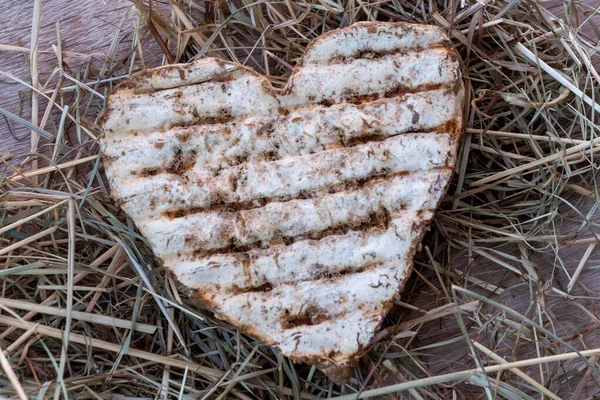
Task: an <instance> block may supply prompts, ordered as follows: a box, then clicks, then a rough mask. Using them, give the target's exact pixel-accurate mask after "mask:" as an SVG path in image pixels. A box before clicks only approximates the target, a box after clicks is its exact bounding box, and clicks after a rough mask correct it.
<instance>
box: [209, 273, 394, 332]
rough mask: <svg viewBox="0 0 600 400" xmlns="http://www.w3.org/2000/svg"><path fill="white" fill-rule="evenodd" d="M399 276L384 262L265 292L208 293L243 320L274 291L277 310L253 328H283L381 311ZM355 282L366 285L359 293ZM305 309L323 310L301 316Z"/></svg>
mask: <svg viewBox="0 0 600 400" xmlns="http://www.w3.org/2000/svg"><path fill="white" fill-rule="evenodd" d="M399 278H400V276H397V275H395V274H394V266H393V264H392V263H389V262H387V263H382V264H381V265H377V266H375V267H373V268H369V269H366V270H363V271H360V272H356V273H354V274H347V275H344V276H341V277H339V279H337V280H334V281H331V280H319V281H314V282H310V286H309V285H306V284H304V283H302V282H301V283H299V284H298V283H296V282H293V283H292V284H288V283H283V284H281V285H280V286H277V287H275V288H273V289H272V290H271V291H268V292H244V293H238V294H231V293H220V294H215V293H213V294H212V295H211V297H212V296H214V297H215V299H220V301H219V302H224V307H225V308H227V309H228V311H229V312H230V313H231V314H233V315H232V316H233V317H237V318H239V319H240V320H241V321H243V320H246V319H247V318H246V315H248V314H253V313H254V312H255V311H258V310H259V309H260V308H261V306H262V304H264V303H265V302H266V301H268V300H269V298H270V297H271V296H273V293H274V292H277V293H278V294H277V295H278V296H279V299H280V301H281V303H280V308H279V309H280V310H281V311H280V312H279V313H273V314H269V315H264V318H265V319H266V320H267V321H265V322H267V323H265V324H261V326H260V327H257V328H258V330H259V331H260V330H269V329H273V326H277V325H280V326H281V327H282V328H283V329H284V330H289V329H296V328H298V327H300V326H312V325H318V324H321V323H323V322H326V321H327V320H329V319H330V318H339V317H342V316H344V315H346V314H348V310H353V311H351V312H356V311H360V312H363V313H367V314H368V313H371V312H376V311H378V310H379V311H381V309H382V307H385V303H386V301H385V300H387V299H388V298H389V295H390V294H393V292H394V288H393V285H394V284H395V283H397V282H398V280H399ZM359 282H360V283H362V284H366V287H367V288H368V289H367V290H365V291H363V292H362V293H355V292H354V291H353V289H352V288H353V287H354V286H356V285H357V284H358V283H359ZM382 300H383V301H382ZM381 303H384V304H381ZM257 309H258V310H257ZM308 310H327V311H326V312H321V313H319V314H321V316H320V317H318V318H314V319H312V318H303V316H305V315H306V311H308ZM354 310H356V311H354ZM231 314H230V315H231ZM236 314H237V315H236ZM269 320H270V321H269Z"/></svg>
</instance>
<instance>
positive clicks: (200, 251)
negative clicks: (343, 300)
mask: <svg viewBox="0 0 600 400" xmlns="http://www.w3.org/2000/svg"><path fill="white" fill-rule="evenodd" d="M390 222H391V217H390V213H389V211H388V210H387V209H385V208H382V209H381V210H377V211H374V212H371V213H369V214H368V215H367V216H366V218H363V219H361V220H358V221H352V222H349V221H345V222H344V223H340V224H338V225H334V226H331V227H330V228H328V229H325V230H323V231H319V232H308V233H306V234H304V235H299V236H284V235H281V234H276V235H274V237H273V238H271V240H270V241H269V243H267V244H266V245H263V243H261V242H254V243H251V244H240V243H237V242H236V241H235V239H233V238H232V241H231V243H230V244H229V245H228V246H226V247H221V248H218V249H210V250H206V249H204V248H203V247H202V243H201V242H200V243H197V242H198V241H197V239H195V238H194V237H193V236H191V237H188V238H186V241H185V245H186V248H189V249H190V254H192V255H193V256H194V257H210V256H213V255H221V254H231V253H247V252H249V251H251V250H255V249H265V248H269V247H270V246H275V245H285V246H290V245H292V244H294V243H296V242H299V241H302V240H322V239H324V238H326V237H328V236H342V235H346V234H347V233H349V232H351V231H366V230H371V229H376V230H379V231H386V230H387V229H388V227H389V225H390Z"/></svg>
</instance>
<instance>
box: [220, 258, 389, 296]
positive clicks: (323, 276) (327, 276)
mask: <svg viewBox="0 0 600 400" xmlns="http://www.w3.org/2000/svg"><path fill="white" fill-rule="evenodd" d="M384 263H385V262H384V261H378V262H366V263H364V264H362V265H359V266H355V267H342V268H340V269H338V270H337V271H335V270H332V268H331V267H326V266H324V265H321V264H316V265H311V266H309V268H311V269H314V271H313V275H312V276H311V277H310V278H305V279H291V280H283V281H278V282H269V281H267V282H262V283H260V284H259V285H255V286H245V287H239V286H238V285H235V284H234V285H232V286H231V288H229V289H228V291H229V292H230V293H231V295H232V296H237V295H241V294H246V293H257V294H258V293H268V292H271V291H272V290H274V289H276V288H277V287H279V286H282V285H291V284H296V285H297V284H299V283H302V282H316V281H329V282H332V283H333V282H336V281H338V280H340V279H344V278H345V277H347V276H350V275H354V274H359V273H362V272H367V271H370V270H373V269H377V268H379V267H380V266H381V265H383V264H384Z"/></svg>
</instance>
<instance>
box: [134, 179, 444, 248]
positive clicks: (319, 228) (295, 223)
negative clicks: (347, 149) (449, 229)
mask: <svg viewBox="0 0 600 400" xmlns="http://www.w3.org/2000/svg"><path fill="white" fill-rule="evenodd" d="M449 174H450V172H449V171H427V172H421V173H417V174H414V175H412V176H403V175H394V176H391V177H386V178H381V179H376V180H374V181H371V182H368V183H365V184H364V185H361V184H357V186H356V187H355V188H353V189H352V190H342V191H339V192H333V193H330V194H319V195H317V194H313V196H314V197H313V198H310V199H302V200H300V199H290V200H288V201H286V202H272V203H269V204H268V205H267V206H264V207H260V208H254V209H250V210H243V211H239V210H238V211H234V212H229V211H225V212H214V211H204V212H201V213H198V214H194V215H189V216H188V218H186V219H183V220H180V219H171V220H167V219H166V218H163V219H156V220H149V221H144V222H141V223H140V224H139V225H138V228H139V229H140V230H141V231H142V233H143V234H144V235H146V236H149V237H166V234H167V233H169V232H170V236H168V237H169V240H168V241H166V242H165V241H164V240H161V241H156V240H155V241H154V243H153V246H154V248H155V250H156V251H157V252H159V253H160V254H162V255H163V257H168V256H169V255H171V254H175V253H186V252H189V251H191V250H190V249H193V248H201V249H204V250H206V251H209V252H212V253H214V252H215V251H217V250H219V249H220V252H223V251H226V250H223V248H227V250H233V248H237V249H238V250H242V249H243V250H249V249H250V248H261V247H264V246H267V245H274V244H280V243H284V244H289V243H292V242H293V241H296V240H302V239H317V238H319V237H323V236H326V235H328V234H329V233H330V232H328V231H332V230H335V229H338V230H340V231H344V230H345V231H349V230H351V229H353V230H357V229H361V228H363V227H365V226H367V225H365V223H370V224H376V222H375V219H377V218H380V217H382V216H383V215H382V213H386V214H387V213H390V212H394V213H395V214H394V217H395V216H396V215H397V213H398V212H402V213H407V212H408V213H410V212H414V211H415V210H419V209H431V208H434V207H435V206H436V203H432V202H429V201H423V200H422V199H421V200H419V194H421V193H422V192H426V191H427V190H431V191H437V192H439V193H441V192H442V191H443V190H444V186H443V184H438V183H437V182H440V183H441V182H443V179H442V180H441V181H439V175H442V176H448V175H449ZM344 207H346V208H349V210H350V211H347V212H346V211H343V210H344ZM385 216H386V217H387V215H385ZM369 221H370V222H369ZM186 232H187V233H186ZM294 238H296V239H294ZM212 253H211V254H212Z"/></svg>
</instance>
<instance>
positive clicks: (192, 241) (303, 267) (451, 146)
mask: <svg viewBox="0 0 600 400" xmlns="http://www.w3.org/2000/svg"><path fill="white" fill-rule="evenodd" d="M463 101H464V88H463V83H462V81H461V78H460V68H459V63H458V56H457V54H456V52H455V51H454V50H453V49H452V47H451V45H450V43H449V40H448V38H447V37H446V35H445V33H444V32H443V31H441V30H440V29H439V28H435V27H431V26H423V25H410V24H402V23H400V24H392V23H389V24H386V23H361V24H356V25H353V26H351V27H349V28H346V29H342V30H338V31H334V32H330V33H328V34H325V35H323V36H322V37H321V38H319V39H317V40H316V41H315V42H313V43H312V44H310V45H309V47H308V49H307V51H306V54H305V57H304V58H303V60H301V61H299V67H298V68H296V69H295V71H294V72H293V74H292V76H291V78H290V80H289V83H288V85H287V87H286V88H285V89H283V90H278V89H274V88H273V87H272V86H271V85H270V84H269V83H268V82H267V80H266V78H265V77H263V76H260V75H258V74H257V73H255V72H254V71H252V70H250V69H248V68H245V67H242V66H239V65H235V64H232V63H227V62H223V61H219V60H215V59H204V60H200V61H196V62H194V63H191V64H186V65H183V64H182V65H174V66H165V67H160V68H157V69H154V70H148V71H144V72H142V73H140V74H138V75H135V76H133V77H132V78H131V79H130V80H129V81H128V82H126V83H125V84H123V85H121V86H120V88H118V89H117V90H116V91H115V92H113V93H112V94H111V95H110V96H109V99H108V105H107V113H106V116H105V117H104V121H103V132H104V134H103V137H102V142H101V144H102V152H103V155H104V161H105V170H106V175H107V177H108V179H109V182H110V185H111V189H112V195H113V197H114V198H115V199H116V200H118V201H119V203H120V204H121V206H122V207H123V209H124V210H125V211H126V212H127V213H128V214H129V216H130V217H131V218H132V219H133V221H134V222H135V223H136V225H137V227H138V228H139V230H140V231H141V233H142V234H143V235H144V236H145V237H146V239H147V240H148V242H149V243H150V245H151V246H152V249H153V251H154V253H155V254H156V256H157V257H158V258H159V259H160V260H161V261H162V263H163V264H164V265H165V267H167V268H168V269H170V270H171V271H172V272H173V274H174V275H175V276H176V277H177V279H178V280H179V281H180V282H181V283H182V284H183V285H185V286H187V287H188V288H189V289H190V293H191V295H192V296H193V297H194V298H196V299H198V301H200V302H201V303H203V304H204V305H205V306H207V307H209V308H210V309H212V310H213V311H214V312H215V315H216V316H218V317H220V318H223V319H226V320H228V321H229V322H230V323H232V324H234V325H235V326H237V327H239V328H240V329H242V330H244V331H245V332H247V333H249V334H251V335H254V336H255V337H257V338H259V339H261V340H264V341H265V342H266V343H268V344H270V345H273V346H276V347H277V348H279V349H280V351H281V352H282V353H283V354H284V355H287V356H289V357H292V358H293V359H294V360H296V361H303V362H309V363H315V364H318V365H319V366H320V367H321V368H323V369H324V371H325V372H326V373H327V374H329V376H330V377H331V378H332V379H334V380H335V381H336V382H342V381H344V379H345V378H347V373H348V368H349V366H351V365H352V363H353V362H355V361H356V360H357V358H358V357H359V356H360V353H361V351H362V349H364V348H365V347H367V346H368V344H369V343H370V341H371V340H372V339H373V337H374V335H375V333H376V332H377V329H378V326H379V324H380V323H381V322H382V321H383V318H384V317H385V315H386V313H387V311H388V310H389V308H390V307H391V304H392V303H393V300H394V298H395V296H396V294H397V293H398V290H400V289H401V288H402V287H403V286H404V284H405V282H406V279H407V278H408V276H409V274H410V271H411V269H412V258H413V256H414V254H415V252H416V249H417V248H418V246H419V243H420V241H421V238H422V236H423V234H424V232H425V231H426V230H427V227H428V224H429V222H430V220H431V218H432V217H433V214H434V212H435V208H436V207H437V205H438V204H439V202H440V200H441V198H442V197H443V195H444V193H445V191H446V188H447V186H448V183H449V181H450V178H451V175H452V171H453V168H454V166H455V164H456V158H457V151H458V146H459V143H460V138H461V136H462V130H463V121H462V108H463Z"/></svg>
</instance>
